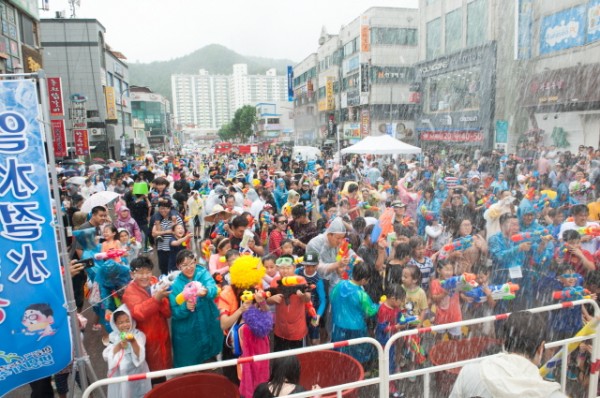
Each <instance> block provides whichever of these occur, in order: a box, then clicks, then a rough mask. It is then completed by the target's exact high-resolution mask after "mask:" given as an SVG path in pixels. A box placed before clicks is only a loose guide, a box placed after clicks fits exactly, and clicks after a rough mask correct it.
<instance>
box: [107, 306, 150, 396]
mask: <svg viewBox="0 0 600 398" xmlns="http://www.w3.org/2000/svg"><path fill="white" fill-rule="evenodd" d="M110 325H111V326H112V330H113V331H112V332H111V333H110V336H109V344H108V346H107V347H106V348H105V349H104V351H103V352H102V356H103V357H104V360H105V361H106V362H107V363H108V377H117V376H128V375H134V374H139V373H146V372H149V371H150V370H149V369H148V364H147V363H146V336H145V335H144V333H142V332H141V331H139V330H138V329H136V328H135V321H134V320H133V318H132V317H131V314H130V313H129V309H128V308H127V306H126V305H121V306H120V307H119V308H117V309H116V310H115V312H113V314H112V316H111V319H110ZM151 389H152V383H151V382H150V379H142V380H137V381H129V382H127V383H117V384H111V385H110V386H109V387H108V398H127V397H136V398H137V397H139V398H142V397H143V396H144V395H145V394H146V393H147V392H148V391H150V390H151Z"/></svg>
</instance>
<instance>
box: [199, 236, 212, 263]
mask: <svg viewBox="0 0 600 398" xmlns="http://www.w3.org/2000/svg"><path fill="white" fill-rule="evenodd" d="M211 245H212V242H211V241H210V239H206V240H205V241H204V242H202V249H201V250H202V258H204V260H206V261H209V260H210V255H211V253H212V252H211V250H210V247H211Z"/></svg>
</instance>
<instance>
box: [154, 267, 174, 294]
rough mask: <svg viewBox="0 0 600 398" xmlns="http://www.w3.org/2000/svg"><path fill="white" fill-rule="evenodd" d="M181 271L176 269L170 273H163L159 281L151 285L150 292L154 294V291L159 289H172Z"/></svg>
mask: <svg viewBox="0 0 600 398" xmlns="http://www.w3.org/2000/svg"><path fill="white" fill-rule="evenodd" d="M180 273H181V271H179V270H176V271H171V272H169V274H168V275H161V276H160V277H159V279H158V283H155V284H153V285H152V286H150V294H151V295H152V296H154V293H156V292H157V291H159V290H163V289H164V290H171V286H172V285H173V282H175V279H177V277H178V276H179V274H180Z"/></svg>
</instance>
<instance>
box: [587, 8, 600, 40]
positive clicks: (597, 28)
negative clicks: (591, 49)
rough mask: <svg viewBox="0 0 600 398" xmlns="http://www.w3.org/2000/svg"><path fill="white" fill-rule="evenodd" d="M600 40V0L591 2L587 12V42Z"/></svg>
mask: <svg viewBox="0 0 600 398" xmlns="http://www.w3.org/2000/svg"><path fill="white" fill-rule="evenodd" d="M598 39H600V0H591V1H590V2H589V3H588V12H587V36H586V42H587V43H591V42H594V41H596V40H598Z"/></svg>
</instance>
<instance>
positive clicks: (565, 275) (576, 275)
mask: <svg viewBox="0 0 600 398" xmlns="http://www.w3.org/2000/svg"><path fill="white" fill-rule="evenodd" d="M561 278H564V279H569V278H579V274H562V275H561Z"/></svg>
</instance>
